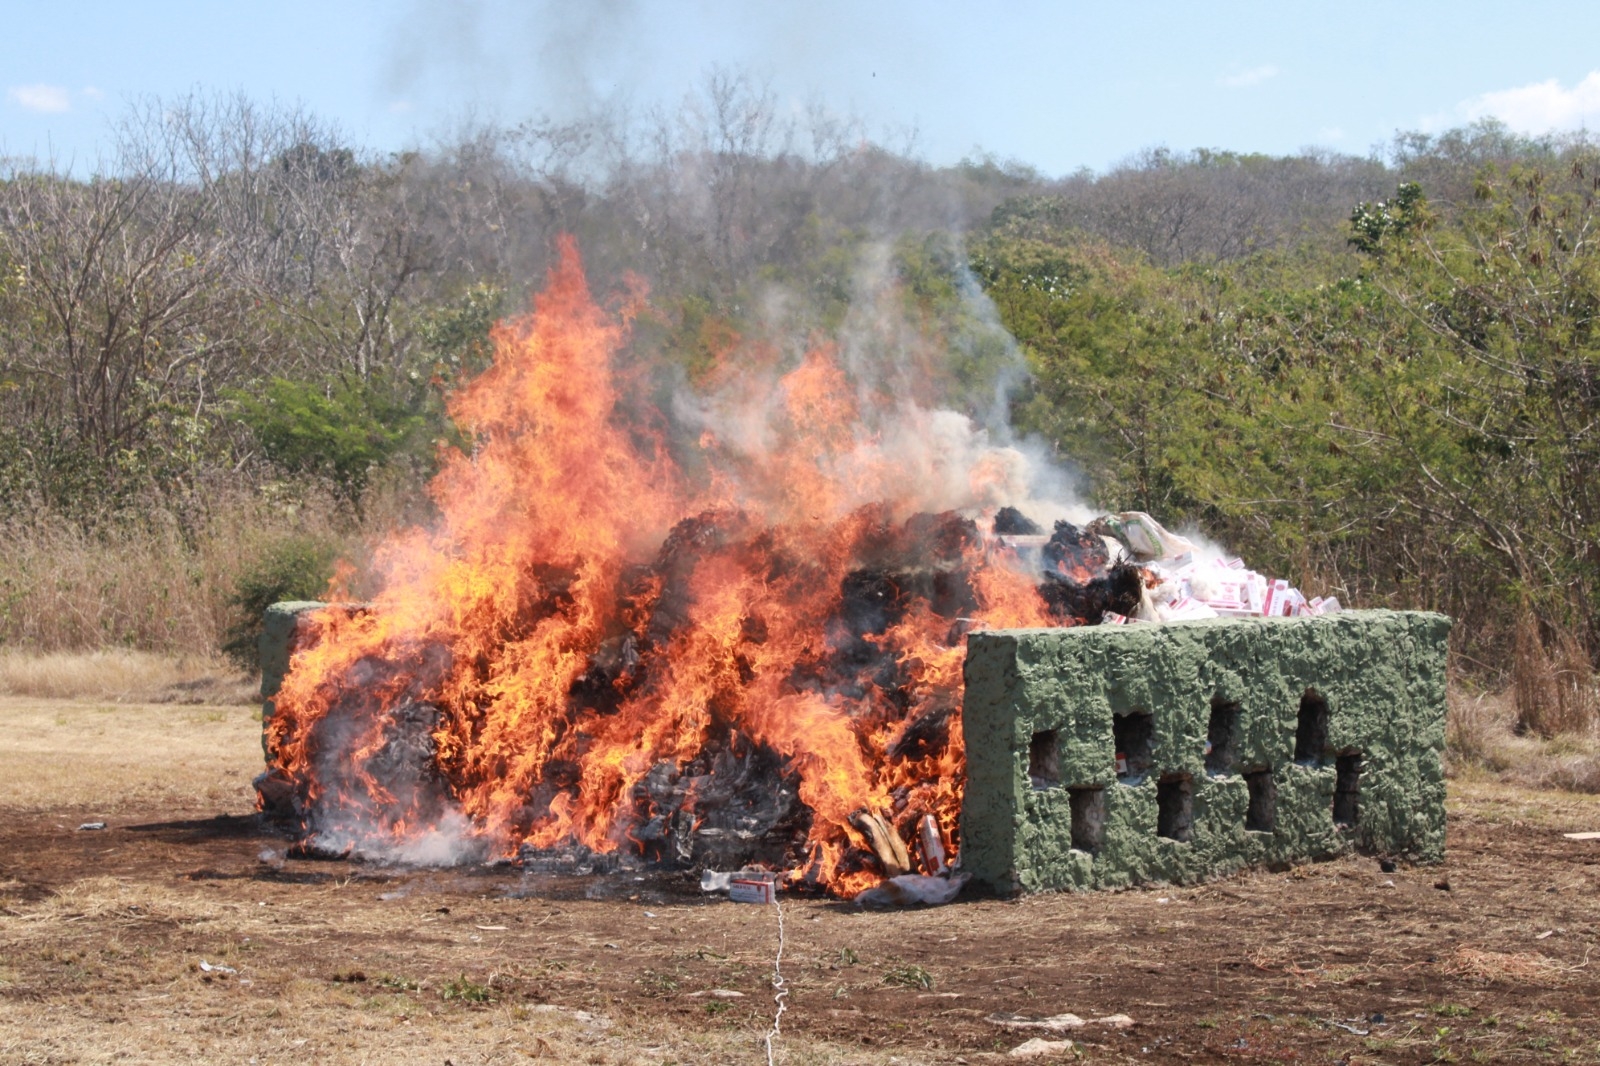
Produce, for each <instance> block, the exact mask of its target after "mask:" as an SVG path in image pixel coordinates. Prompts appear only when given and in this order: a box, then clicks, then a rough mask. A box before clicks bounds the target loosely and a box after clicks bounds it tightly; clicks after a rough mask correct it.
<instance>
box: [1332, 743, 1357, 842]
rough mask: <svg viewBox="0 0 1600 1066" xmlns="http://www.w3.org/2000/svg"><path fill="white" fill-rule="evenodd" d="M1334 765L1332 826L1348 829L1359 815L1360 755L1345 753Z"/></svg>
mask: <svg viewBox="0 0 1600 1066" xmlns="http://www.w3.org/2000/svg"><path fill="white" fill-rule="evenodd" d="M1334 765H1335V767H1337V769H1338V773H1337V775H1336V776H1335V778H1334V782H1333V824H1334V825H1338V826H1343V827H1345V828H1346V829H1348V828H1350V827H1351V826H1354V825H1355V824H1356V817H1357V816H1358V815H1359V814H1360V813H1361V811H1360V806H1361V753H1360V752H1359V751H1350V752H1345V753H1344V754H1343V755H1340V756H1339V757H1338V759H1337V760H1335V762H1334Z"/></svg>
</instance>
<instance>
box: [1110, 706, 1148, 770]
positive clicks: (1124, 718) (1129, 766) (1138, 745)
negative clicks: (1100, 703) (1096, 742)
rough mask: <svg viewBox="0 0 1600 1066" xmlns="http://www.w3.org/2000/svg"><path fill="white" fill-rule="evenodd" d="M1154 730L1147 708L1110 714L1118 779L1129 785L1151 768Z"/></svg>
mask: <svg viewBox="0 0 1600 1066" xmlns="http://www.w3.org/2000/svg"><path fill="white" fill-rule="evenodd" d="M1155 734H1156V730H1155V719H1154V718H1153V717H1151V715H1150V713H1149V712H1148V711H1140V710H1134V711H1130V712H1129V713H1127V714H1119V715H1114V716H1113V717H1112V719H1111V739H1112V743H1113V744H1114V745H1115V746H1116V752H1117V777H1118V779H1120V780H1122V781H1123V782H1125V783H1127V784H1130V785H1131V784H1133V783H1134V782H1136V781H1140V780H1143V778H1144V775H1145V774H1147V773H1149V772H1150V756H1151V753H1152V752H1153V751H1154V750H1155Z"/></svg>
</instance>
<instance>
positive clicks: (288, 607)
mask: <svg viewBox="0 0 1600 1066" xmlns="http://www.w3.org/2000/svg"><path fill="white" fill-rule="evenodd" d="M326 606H327V604H324V603H317V602H315V601H311V600H285V601H283V602H281V603H274V604H273V605H272V606H270V607H268V608H267V610H266V613H265V614H264V615H262V618H261V636H260V637H258V638H257V639H256V650H257V651H258V652H259V653H260V655H261V726H262V734H261V744H262V747H263V749H264V748H265V747H266V742H267V739H266V724H267V720H268V719H270V718H271V717H272V712H273V697H274V696H276V695H277V694H278V689H280V688H282V687H283V678H284V675H286V674H288V672H289V656H291V655H293V654H294V653H295V650H296V647H297V645H296V641H297V639H298V637H299V635H300V624H301V618H302V616H304V615H305V614H306V613H308V612H310V611H315V610H319V609H320V608H323V607H326Z"/></svg>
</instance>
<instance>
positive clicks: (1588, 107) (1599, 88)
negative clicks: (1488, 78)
mask: <svg viewBox="0 0 1600 1066" xmlns="http://www.w3.org/2000/svg"><path fill="white" fill-rule="evenodd" d="M1456 111H1457V112H1458V113H1459V114H1460V115H1462V116H1463V117H1465V118H1466V119H1468V120H1469V121H1470V120H1473V119H1480V118H1491V117H1492V118H1497V119H1499V120H1500V121H1501V122H1504V123H1505V124H1506V125H1507V126H1510V127H1511V128H1512V129H1514V130H1516V131H1518V132H1519V133H1549V132H1550V131H1552V130H1572V129H1579V128H1580V127H1594V126H1600V70H1594V71H1590V72H1589V76H1588V77H1586V78H1584V79H1583V80H1582V81H1580V82H1579V83H1578V84H1576V85H1574V86H1573V87H1572V88H1570V89H1564V88H1562V86H1561V83H1560V82H1558V81H1556V79H1554V78H1551V79H1550V80H1548V81H1540V82H1534V83H1533V84H1532V85H1523V86H1519V87H1518V88H1515V89H1502V90H1500V91H1499V92H1489V93H1484V94H1483V95H1481V96H1474V97H1473V98H1472V99H1470V100H1464V101H1462V102H1461V103H1459V104H1457V105H1456Z"/></svg>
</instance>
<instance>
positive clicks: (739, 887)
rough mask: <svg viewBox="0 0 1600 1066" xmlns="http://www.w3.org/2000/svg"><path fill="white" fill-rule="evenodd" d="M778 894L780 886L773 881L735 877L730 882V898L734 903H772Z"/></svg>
mask: <svg viewBox="0 0 1600 1066" xmlns="http://www.w3.org/2000/svg"><path fill="white" fill-rule="evenodd" d="M777 896H778V886H777V885H776V884H774V883H773V882H771V881H767V880H760V879H756V878H751V877H735V878H734V879H733V880H732V881H729V882H728V898H729V899H730V900H732V901H733V902H734V903H771V902H772V901H773V900H774V899H776V898H777Z"/></svg>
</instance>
